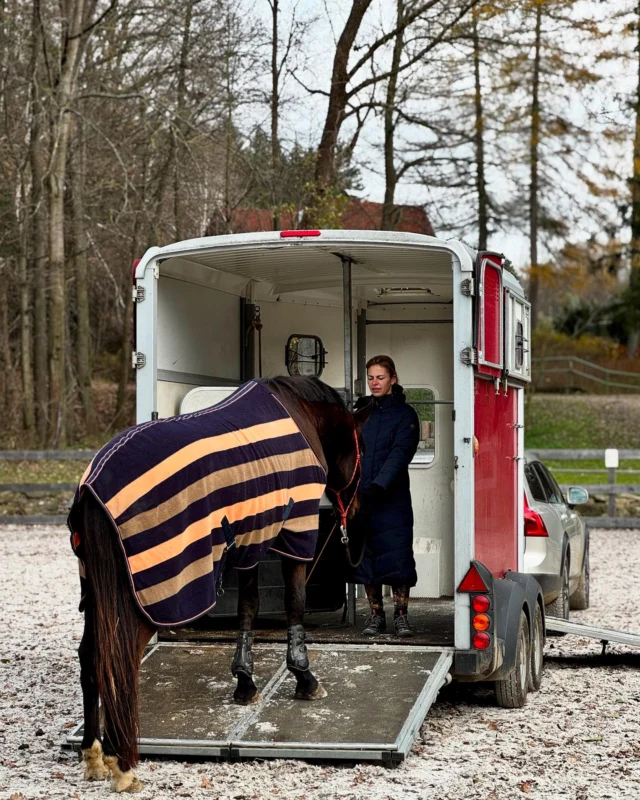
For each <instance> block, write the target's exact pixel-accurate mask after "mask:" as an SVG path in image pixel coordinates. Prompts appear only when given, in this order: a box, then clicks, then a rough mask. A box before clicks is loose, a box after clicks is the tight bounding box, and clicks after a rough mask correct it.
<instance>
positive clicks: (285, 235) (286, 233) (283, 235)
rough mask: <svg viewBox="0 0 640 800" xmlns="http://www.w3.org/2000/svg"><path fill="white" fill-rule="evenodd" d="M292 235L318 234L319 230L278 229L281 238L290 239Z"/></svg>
mask: <svg viewBox="0 0 640 800" xmlns="http://www.w3.org/2000/svg"><path fill="white" fill-rule="evenodd" d="M294 236H320V231H280V238H281V239H291V238H292V237H294Z"/></svg>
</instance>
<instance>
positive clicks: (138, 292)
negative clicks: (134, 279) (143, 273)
mask: <svg viewBox="0 0 640 800" xmlns="http://www.w3.org/2000/svg"><path fill="white" fill-rule="evenodd" d="M131 295H132V299H133V302H134V303H141V302H142V301H143V300H144V299H145V297H146V296H147V290H146V289H145V288H144V286H133V287H132V292H131Z"/></svg>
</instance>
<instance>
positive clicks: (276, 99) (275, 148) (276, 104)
mask: <svg viewBox="0 0 640 800" xmlns="http://www.w3.org/2000/svg"><path fill="white" fill-rule="evenodd" d="M278 4H279V0H271V16H272V29H271V181H272V192H273V230H274V231H277V230H280V203H281V202H282V197H281V196H280V186H281V178H280V139H279V133H278V120H279V114H280V94H279V85H278V84H279V77H280V76H279V74H278Z"/></svg>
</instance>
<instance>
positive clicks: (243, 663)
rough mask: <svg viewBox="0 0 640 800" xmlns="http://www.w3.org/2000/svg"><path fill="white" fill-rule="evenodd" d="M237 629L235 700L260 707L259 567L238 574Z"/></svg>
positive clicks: (234, 660) (240, 571)
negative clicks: (256, 650)
mask: <svg viewBox="0 0 640 800" xmlns="http://www.w3.org/2000/svg"><path fill="white" fill-rule="evenodd" d="M238 587H239V592H238V625H239V628H240V631H239V633H238V640H237V644H236V652H235V654H234V656H233V661H232V662H231V674H232V675H233V677H234V678H236V680H237V681H238V684H237V686H236V689H235V692H234V693H233V699H234V701H235V702H236V703H238V704H239V705H243V706H244V705H251V704H252V703H259V702H260V700H261V697H260V692H259V691H258V689H257V687H256V685H255V683H254V682H253V653H252V648H253V623H254V620H255V618H256V616H257V614H258V610H259V608H260V594H259V592H258V565H257V564H256V566H255V567H252V568H251V569H240V570H238Z"/></svg>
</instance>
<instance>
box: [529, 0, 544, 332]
mask: <svg viewBox="0 0 640 800" xmlns="http://www.w3.org/2000/svg"><path fill="white" fill-rule="evenodd" d="M541 28H542V4H541V3H537V4H536V29H535V42H534V58H533V83H532V87H531V139H530V145H529V157H530V162H531V163H530V169H531V179H530V185H529V246H530V262H531V266H530V273H529V302H530V303H531V330H532V331H533V330H535V329H536V327H537V324H538V289H539V278H538V147H539V144H540V97H539V92H540V51H541V49H542V43H541Z"/></svg>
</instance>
